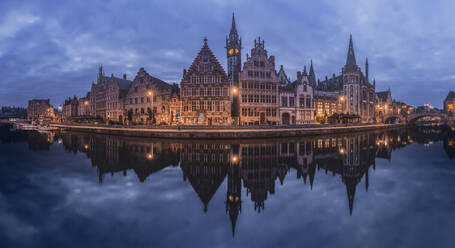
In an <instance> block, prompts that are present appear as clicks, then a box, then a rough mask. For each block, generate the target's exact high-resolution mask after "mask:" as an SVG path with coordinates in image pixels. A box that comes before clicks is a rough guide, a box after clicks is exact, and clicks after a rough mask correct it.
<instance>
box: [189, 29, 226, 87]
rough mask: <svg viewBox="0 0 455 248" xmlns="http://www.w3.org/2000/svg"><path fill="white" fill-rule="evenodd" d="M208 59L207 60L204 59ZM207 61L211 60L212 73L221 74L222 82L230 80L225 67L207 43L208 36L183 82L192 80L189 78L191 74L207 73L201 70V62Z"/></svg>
mask: <svg viewBox="0 0 455 248" xmlns="http://www.w3.org/2000/svg"><path fill="white" fill-rule="evenodd" d="M204 60H206V61H204ZM204 62H205V63H206V62H209V64H211V65H212V66H213V68H212V71H211V73H212V74H213V75H217V74H221V75H222V77H223V78H222V79H221V81H220V82H226V81H228V77H227V74H226V72H225V71H224V69H223V67H222V66H221V64H220V62H219V61H218V59H217V58H216V57H215V55H214V54H213V52H212V50H211V49H210V47H209V46H208V44H207V38H205V39H204V45H203V46H202V48H201V50H200V51H199V53H198V55H197V56H196V58H195V59H194V60H193V63H191V66H190V68H189V69H188V73H185V76H184V79H183V80H182V81H183V82H185V81H186V82H190V80H189V78H188V77H190V75H205V74H206V73H204V72H201V71H200V70H199V65H200V64H201V63H204Z"/></svg>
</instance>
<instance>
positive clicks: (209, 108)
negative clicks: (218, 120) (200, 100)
mask: <svg viewBox="0 0 455 248" xmlns="http://www.w3.org/2000/svg"><path fill="white" fill-rule="evenodd" d="M207 110H208V111H212V101H208V102H207Z"/></svg>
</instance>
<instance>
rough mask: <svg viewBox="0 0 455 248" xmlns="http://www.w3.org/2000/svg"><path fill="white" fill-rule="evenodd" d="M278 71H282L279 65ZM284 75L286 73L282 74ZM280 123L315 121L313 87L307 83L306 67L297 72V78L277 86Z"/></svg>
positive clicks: (307, 122) (291, 123)
mask: <svg viewBox="0 0 455 248" xmlns="http://www.w3.org/2000/svg"><path fill="white" fill-rule="evenodd" d="M280 72H282V73H284V70H283V68H282V67H281V69H280ZM284 75H286V74H284ZM279 93H280V97H279V102H280V124H281V125H295V124H310V123H314V122H315V117H314V101H313V87H312V85H311V84H310V83H309V80H308V74H307V72H306V67H305V68H304V70H303V73H302V72H300V71H299V72H297V80H296V81H294V82H292V83H285V84H281V86H280V87H279Z"/></svg>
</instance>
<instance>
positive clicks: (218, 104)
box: [215, 101, 220, 112]
mask: <svg viewBox="0 0 455 248" xmlns="http://www.w3.org/2000/svg"><path fill="white" fill-rule="evenodd" d="M215 110H216V111H218V112H220V101H215Z"/></svg>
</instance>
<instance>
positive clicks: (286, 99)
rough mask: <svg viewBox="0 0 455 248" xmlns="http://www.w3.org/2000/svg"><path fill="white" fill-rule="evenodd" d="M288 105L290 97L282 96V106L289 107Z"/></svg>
mask: <svg viewBox="0 0 455 248" xmlns="http://www.w3.org/2000/svg"><path fill="white" fill-rule="evenodd" d="M287 106H288V97H287V96H282V97H281V107H287Z"/></svg>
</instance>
